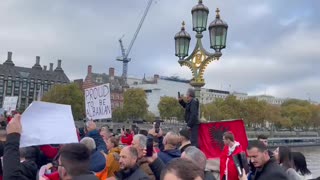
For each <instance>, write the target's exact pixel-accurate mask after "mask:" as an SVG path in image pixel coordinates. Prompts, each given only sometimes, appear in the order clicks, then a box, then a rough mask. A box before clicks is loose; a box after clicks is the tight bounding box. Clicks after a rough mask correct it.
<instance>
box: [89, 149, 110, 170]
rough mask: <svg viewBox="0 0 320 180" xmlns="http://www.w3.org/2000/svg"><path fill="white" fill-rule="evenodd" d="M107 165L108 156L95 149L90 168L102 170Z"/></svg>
mask: <svg viewBox="0 0 320 180" xmlns="http://www.w3.org/2000/svg"><path fill="white" fill-rule="evenodd" d="M105 167H106V157H105V156H104V155H103V154H102V153H101V152H100V151H95V152H94V153H92V154H91V158H90V166H89V170H90V171H93V172H96V173H97V172H101V171H102V170H104V168H105Z"/></svg>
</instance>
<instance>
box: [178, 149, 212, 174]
mask: <svg viewBox="0 0 320 180" xmlns="http://www.w3.org/2000/svg"><path fill="white" fill-rule="evenodd" d="M181 158H183V159H189V160H190V161H192V162H193V163H194V164H195V165H197V166H198V167H199V168H200V169H202V170H203V172H204V180H216V178H215V177H214V176H213V174H212V172H210V171H206V164H207V158H206V155H204V153H203V152H202V151H201V150H200V149H198V148H196V147H195V146H189V147H188V148H187V149H186V150H185V151H184V152H183V153H182V154H181Z"/></svg>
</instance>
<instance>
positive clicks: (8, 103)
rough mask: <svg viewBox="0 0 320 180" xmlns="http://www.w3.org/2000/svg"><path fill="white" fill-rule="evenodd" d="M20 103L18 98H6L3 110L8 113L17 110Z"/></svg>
mask: <svg viewBox="0 0 320 180" xmlns="http://www.w3.org/2000/svg"><path fill="white" fill-rule="evenodd" d="M17 103H18V96H10V97H9V96H6V97H4V101H3V109H4V110H5V111H7V112H11V111H14V110H16V107H17Z"/></svg>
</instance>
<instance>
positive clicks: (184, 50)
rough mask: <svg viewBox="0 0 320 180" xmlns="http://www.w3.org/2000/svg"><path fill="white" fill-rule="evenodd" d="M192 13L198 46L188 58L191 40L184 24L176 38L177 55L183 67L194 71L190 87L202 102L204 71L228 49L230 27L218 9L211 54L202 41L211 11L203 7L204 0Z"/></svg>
mask: <svg viewBox="0 0 320 180" xmlns="http://www.w3.org/2000/svg"><path fill="white" fill-rule="evenodd" d="M191 13H192V23H193V31H195V32H197V34H196V38H197V44H196V46H195V48H194V50H193V52H192V53H191V54H190V56H189V57H187V56H188V51H189V45H190V40H191V38H190V35H189V34H188V33H187V32H186V30H185V27H184V26H185V24H184V22H183V23H182V28H181V31H180V32H178V33H177V34H176V35H175V37H174V39H175V47H176V53H175V55H176V56H177V57H179V61H178V62H179V64H180V65H181V66H187V67H189V68H190V70H191V71H192V77H193V78H192V80H191V82H190V85H191V86H193V87H194V88H195V92H196V97H197V98H198V99H199V100H200V90H201V87H203V86H204V85H205V81H204V78H203V74H204V70H205V69H206V67H207V65H208V64H209V63H210V62H211V61H213V60H219V58H220V57H221V56H222V53H221V50H222V49H224V48H225V47H226V39H227V30H228V25H227V24H226V23H225V22H224V21H223V20H221V19H220V11H219V9H217V10H216V19H215V20H214V21H213V22H211V23H210V26H209V36H210V48H212V49H214V50H215V52H214V53H210V52H208V51H207V50H205V49H204V48H203V45H202V41H201V39H202V37H203V35H202V32H203V31H206V29H207V20H208V15H209V9H208V8H207V7H206V6H205V5H203V3H202V0H199V2H198V4H197V5H196V6H194V7H193V8H192V10H191Z"/></svg>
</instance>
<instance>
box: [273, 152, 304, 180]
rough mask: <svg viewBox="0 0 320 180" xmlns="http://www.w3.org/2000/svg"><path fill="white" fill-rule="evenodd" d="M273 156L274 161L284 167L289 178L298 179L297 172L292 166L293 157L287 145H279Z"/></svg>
mask: <svg viewBox="0 0 320 180" xmlns="http://www.w3.org/2000/svg"><path fill="white" fill-rule="evenodd" d="M273 154H274V157H275V159H276V161H277V162H278V163H279V164H280V166H281V167H283V168H284V170H285V171H286V173H287V175H288V176H289V179H290V180H291V179H292V180H299V179H300V177H299V174H298V173H297V171H296V170H295V169H294V168H293V159H292V157H291V150H290V148H289V147H284V146H280V147H278V148H277V149H276V150H275V151H274V152H273Z"/></svg>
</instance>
